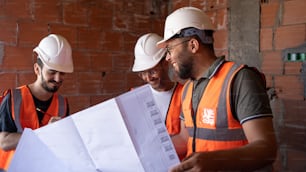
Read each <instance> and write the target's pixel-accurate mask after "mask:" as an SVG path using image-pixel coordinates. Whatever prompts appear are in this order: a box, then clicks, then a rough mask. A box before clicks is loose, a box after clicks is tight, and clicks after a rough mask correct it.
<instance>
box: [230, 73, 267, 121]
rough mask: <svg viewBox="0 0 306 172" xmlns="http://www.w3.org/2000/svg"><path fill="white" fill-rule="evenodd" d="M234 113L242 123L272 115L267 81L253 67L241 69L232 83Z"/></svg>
mask: <svg viewBox="0 0 306 172" xmlns="http://www.w3.org/2000/svg"><path fill="white" fill-rule="evenodd" d="M232 86H233V87H232V95H231V96H232V105H233V106H232V107H234V110H233V115H234V117H236V118H237V119H238V120H239V121H240V123H244V122H245V121H247V120H250V119H254V118H260V117H267V116H270V117H271V116H272V111H271V107H270V101H269V97H268V95H267V92H266V87H265V82H264V80H263V79H262V77H261V76H260V74H259V73H258V72H256V71H254V70H253V69H250V68H244V69H241V71H239V72H238V73H237V75H236V77H235V78H234V81H233V85H232Z"/></svg>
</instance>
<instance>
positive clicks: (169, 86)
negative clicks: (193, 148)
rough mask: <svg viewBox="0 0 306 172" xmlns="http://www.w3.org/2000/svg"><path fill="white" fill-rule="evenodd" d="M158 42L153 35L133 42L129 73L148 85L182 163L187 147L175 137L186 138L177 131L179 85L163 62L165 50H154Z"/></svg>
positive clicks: (176, 78)
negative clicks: (133, 56)
mask: <svg viewBox="0 0 306 172" xmlns="http://www.w3.org/2000/svg"><path fill="white" fill-rule="evenodd" d="M161 40H162V37H160V36H159V35H157V34H155V33H148V34H145V35H143V36H141V37H140V38H139V39H138V40H137V42H136V45H135V49H134V55H135V59H134V64H133V68H132V71H133V72H137V74H138V76H139V77H140V78H141V79H142V80H143V81H144V82H145V83H147V84H149V85H150V88H151V91H152V94H153V98H154V100H155V102H156V104H157V107H158V108H159V110H160V112H161V115H162V118H163V119H164V121H165V124H166V127H167V130H168V133H169V134H170V136H171V138H172V141H173V143H174V146H175V148H176V151H177V153H178V155H179V157H180V159H182V158H184V157H185V154H186V143H187V139H186V140H185V141H184V140H181V137H179V136H180V135H178V134H179V133H180V132H182V135H184V134H187V131H185V130H184V129H181V120H180V113H181V94H182V88H183V84H182V83H179V82H178V81H180V79H179V78H178V77H177V75H175V74H176V73H175V72H174V71H173V68H169V64H168V62H167V61H166V49H159V48H157V47H156V43H157V42H158V41H161ZM184 131H185V132H184ZM181 150H183V152H182V151H181Z"/></svg>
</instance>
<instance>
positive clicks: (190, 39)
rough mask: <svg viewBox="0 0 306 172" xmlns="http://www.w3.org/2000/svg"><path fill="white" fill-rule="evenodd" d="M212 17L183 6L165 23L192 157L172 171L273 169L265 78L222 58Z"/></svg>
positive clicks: (164, 44) (272, 137) (274, 148)
mask: <svg viewBox="0 0 306 172" xmlns="http://www.w3.org/2000/svg"><path fill="white" fill-rule="evenodd" d="M213 31H214V27H213V25H212V23H211V21H210V19H209V18H208V16H206V14H205V13H204V12H203V11H202V10H200V9H197V8H194V7H183V8H180V9H177V10H176V11H174V12H173V13H171V14H170V15H169V16H168V17H167V18H166V21H165V29H164V39H163V40H162V41H160V42H158V43H157V46H158V47H159V48H166V49H167V57H166V60H167V61H169V62H170V63H171V64H172V65H173V67H174V69H175V71H176V72H177V73H178V75H179V76H180V77H181V78H182V79H190V81H188V82H187V83H185V87H184V90H183V94H182V115H181V118H182V119H183V120H184V124H185V126H186V128H187V130H188V132H189V138H188V144H187V158H186V159H185V160H184V161H183V162H181V164H179V165H177V166H176V167H174V168H173V169H172V172H183V171H190V172H191V171H192V172H202V171H256V170H260V171H271V170H272V169H271V167H272V163H273V161H274V160H275V157H276V152H277V146H276V140H275V133H274V129H273V122H272V111H271V108H270V103H269V98H268V96H267V93H266V86H265V79H264V76H263V75H262V74H261V73H260V72H259V71H257V70H256V69H254V68H252V67H248V66H246V65H242V64H238V63H235V62H230V61H227V60H225V58H224V57H216V55H215V53H214V47H213Z"/></svg>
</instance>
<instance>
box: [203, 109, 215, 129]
mask: <svg viewBox="0 0 306 172" xmlns="http://www.w3.org/2000/svg"><path fill="white" fill-rule="evenodd" d="M202 123H203V124H208V125H211V126H214V125H215V112H214V110H213V109H207V108H204V109H203V114H202Z"/></svg>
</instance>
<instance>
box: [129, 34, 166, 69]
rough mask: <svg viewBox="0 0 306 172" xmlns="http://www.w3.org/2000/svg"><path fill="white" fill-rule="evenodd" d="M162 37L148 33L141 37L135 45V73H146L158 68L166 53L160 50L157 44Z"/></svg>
mask: <svg viewBox="0 0 306 172" xmlns="http://www.w3.org/2000/svg"><path fill="white" fill-rule="evenodd" d="M161 39H162V37H160V36H159V35H157V34H155V33H148V34H145V35H143V36H141V37H140V38H139V39H138V40H137V42H136V45H135V49H134V54H135V60H134V65H133V68H132V70H133V71H134V72H138V71H144V70H147V69H150V68H153V67H154V66H156V65H157V64H158V63H159V61H160V60H161V59H162V58H163V56H164V54H165V53H166V50H165V49H159V48H157V46H156V43H157V42H158V41H160V40H161Z"/></svg>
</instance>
